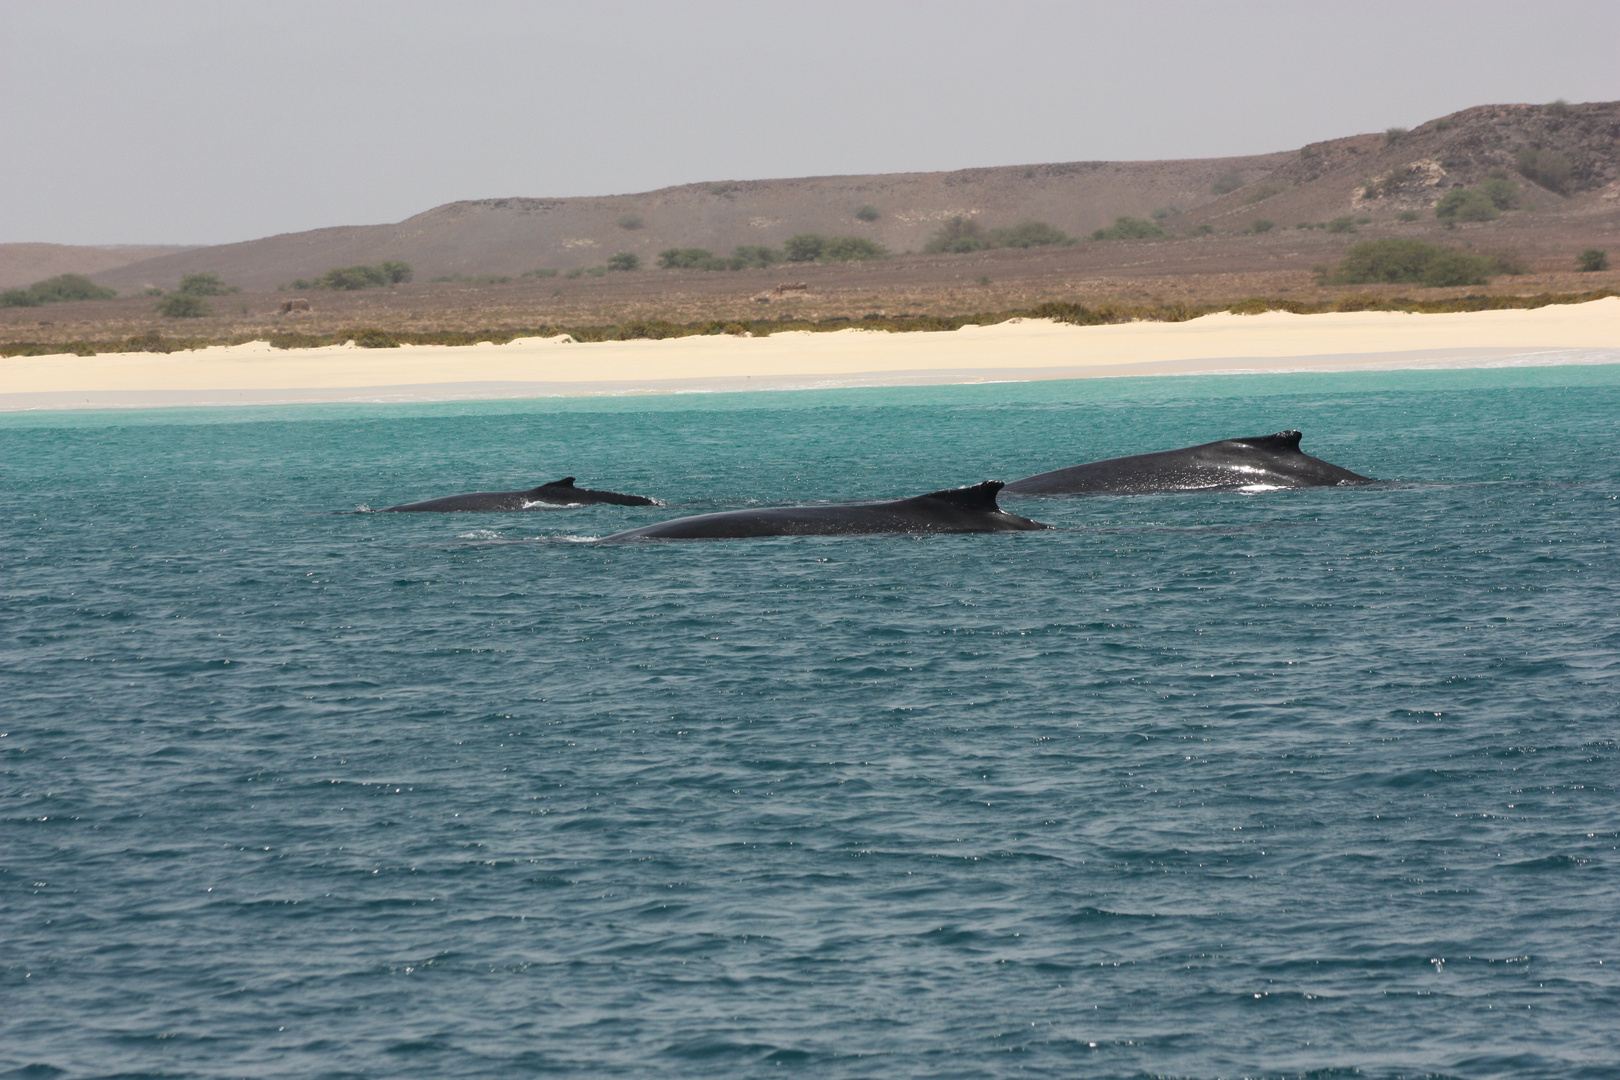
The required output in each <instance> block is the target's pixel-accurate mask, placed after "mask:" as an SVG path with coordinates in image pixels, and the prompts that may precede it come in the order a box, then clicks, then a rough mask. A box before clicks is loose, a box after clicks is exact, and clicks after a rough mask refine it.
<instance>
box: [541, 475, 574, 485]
mask: <svg viewBox="0 0 1620 1080" xmlns="http://www.w3.org/2000/svg"><path fill="white" fill-rule="evenodd" d="M540 486H541V487H553V488H555V487H560V488H571V487H573V486H574V478H573V477H572V476H565V477H563V478H562V479H561V480H553V481H552V482H551V483H549V484H541V485H540Z"/></svg>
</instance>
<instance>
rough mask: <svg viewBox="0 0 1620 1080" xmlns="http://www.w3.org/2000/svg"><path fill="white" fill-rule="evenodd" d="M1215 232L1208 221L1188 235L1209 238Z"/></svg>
mask: <svg viewBox="0 0 1620 1080" xmlns="http://www.w3.org/2000/svg"><path fill="white" fill-rule="evenodd" d="M1214 231H1215V226H1213V225H1211V224H1210V223H1209V222H1207V221H1206V222H1204V224H1202V225H1194V226H1193V227H1192V228H1190V229H1188V230H1187V235H1188V236H1208V235H1210V234H1211V233H1213V232H1214ZM1093 235H1095V234H1093Z"/></svg>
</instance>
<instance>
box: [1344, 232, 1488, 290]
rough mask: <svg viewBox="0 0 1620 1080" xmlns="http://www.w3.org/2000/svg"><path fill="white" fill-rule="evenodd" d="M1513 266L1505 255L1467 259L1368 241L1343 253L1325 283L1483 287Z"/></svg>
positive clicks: (1401, 242) (1413, 245)
mask: <svg viewBox="0 0 1620 1080" xmlns="http://www.w3.org/2000/svg"><path fill="white" fill-rule="evenodd" d="M1512 262H1513V260H1512V257H1511V256H1507V255H1497V256H1480V255H1470V254H1468V253H1467V252H1463V251H1455V250H1449V249H1447V248H1442V247H1437V246H1436V245H1434V244H1425V243H1424V242H1423V241H1421V240H1405V239H1400V238H1391V239H1388V240H1369V241H1366V242H1365V243H1360V244H1355V245H1353V246H1352V247H1351V248H1350V250H1348V251H1346V252H1345V253H1344V258H1343V259H1342V260H1340V262H1339V266H1338V269H1337V270H1335V271H1334V272H1333V273H1332V274H1331V275H1330V276H1327V281H1328V282H1329V283H1331V284H1335V285H1372V284H1389V285H1393V284H1402V283H1421V284H1424V285H1429V286H1442V285H1483V284H1485V282H1486V280H1487V279H1489V278H1490V276H1491V275H1492V274H1499V273H1512V272H1514V271H1513V270H1512V269H1509V267H1510V266H1511V265H1512Z"/></svg>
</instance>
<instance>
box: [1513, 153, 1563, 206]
mask: <svg viewBox="0 0 1620 1080" xmlns="http://www.w3.org/2000/svg"><path fill="white" fill-rule="evenodd" d="M1513 164H1514V166H1515V167H1516V168H1517V169H1518V170H1519V175H1520V176H1523V177H1524V178H1525V179H1526V180H1530V181H1533V182H1535V183H1537V184H1540V185H1541V186H1542V187H1544V188H1546V189H1547V190H1548V191H1555V192H1557V193H1558V194H1560V195H1564V194H1567V193H1568V192H1569V182H1570V180H1571V179H1572V177H1573V174H1574V166H1572V165H1571V164H1570V162H1569V158H1567V157H1565V156H1564V155H1563V154H1560V153H1559V152H1558V151H1556V150H1537V149H1536V148H1535V147H1531V146H1525V147H1520V149H1519V151H1518V152H1517V153H1515V154H1514V155H1513Z"/></svg>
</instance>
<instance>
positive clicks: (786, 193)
mask: <svg viewBox="0 0 1620 1080" xmlns="http://www.w3.org/2000/svg"><path fill="white" fill-rule="evenodd" d="M1287 158H1288V155H1286V154H1268V155H1263V156H1259V157H1246V158H1222V159H1211V160H1204V161H1158V162H1102V161H1098V162H1079V163H1070V164H1061V165H1031V166H1025V165H1019V166H1007V167H1003V168H994V169H967V170H963V171H960V172H951V173H902V174H895V175H884V176H832V177H811V178H807V179H798V180H747V181H727V182H723V183H705V184H687V185H684V186H681V187H674V188H665V189H663V190H661V191H652V192H647V193H646V194H641V195H620V196H606V197H601V198H576V199H531V198H509V199H481V200H476V201H471V202H456V203H450V204H448V205H446V206H440V207H436V208H434V209H432V210H429V211H427V212H425V213H422V214H418V215H416V216H415V217H412V218H409V219H407V220H405V221H402V222H400V223H398V224H397V225H374V226H357V227H349V228H333V229H317V230H314V231H312V232H304V233H290V234H286V235H282V236H272V237H268V238H266V239H263V240H253V241H249V242H247V243H241V244H226V245H222V246H219V247H212V248H206V249H203V250H199V251H195V252H188V253H186V254H185V255H180V256H174V257H170V258H164V259H154V260H150V261H148V262H145V263H142V264H140V265H139V266H131V267H126V268H122V269H120V270H117V271H112V272H109V273H106V274H101V275H98V276H97V279H96V280H98V281H100V282H102V283H104V284H107V285H111V286H112V287H113V288H116V289H118V290H119V291H121V292H122V291H127V290H131V289H139V288H142V287H145V286H148V285H152V286H156V287H159V288H168V287H172V286H173V285H174V283H175V282H177V281H179V279H180V276H181V275H182V274H187V273H193V272H195V271H199V270H207V271H211V272H213V273H216V274H219V275H220V276H221V277H223V278H224V279H225V280H227V281H230V282H232V283H234V284H237V285H240V286H242V287H243V288H250V289H263V288H273V287H274V286H276V285H278V284H281V283H284V282H287V281H291V280H293V279H295V278H314V277H318V276H320V275H321V274H322V273H324V272H325V271H326V270H328V269H330V268H332V267H334V266H348V265H353V264H355V263H375V262H380V261H382V260H384V259H403V260H405V261H406V262H408V263H410V264H411V265H412V266H413V267H414V268H415V270H416V276H417V278H418V280H421V279H424V278H432V277H442V276H447V275H451V274H463V275H469V276H471V275H485V274H506V275H511V276H517V275H519V274H521V273H523V272H524V271H525V270H533V269H537V268H542V267H544V268H550V269H557V270H569V269H572V268H574V267H577V266H590V265H600V264H601V263H602V262H603V261H604V260H606V258H607V257H608V256H609V255H611V254H613V253H615V252H619V251H629V252H634V253H636V254H637V255H639V256H640V257H641V259H642V261H643V263H644V264H645V265H649V266H650V265H651V264H652V263H653V260H654V258H655V257H656V255H657V253H658V252H659V251H661V250H663V249H665V248H669V247H701V248H707V249H709V250H711V251H716V252H722V253H729V252H730V251H731V249H732V248H734V247H736V246H738V245H741V244H763V245H768V246H777V245H780V244H781V243H782V241H784V240H786V239H787V238H788V237H790V236H793V235H794V234H796V233H806V232H814V233H824V234H827V235H833V236H864V237H868V238H870V239H873V240H876V241H877V242H879V243H881V244H883V245H885V246H886V247H888V248H889V249H890V250H892V251H895V252H902V251H907V250H917V249H920V248H921V247H922V246H923V244H924V243H926V242H927V240H928V237H929V236H930V235H931V234H932V233H933V232H934V230H935V229H937V228H938V227H939V225H940V223H941V222H943V221H944V220H945V219H946V218H949V217H953V216H956V215H962V216H966V217H971V218H975V219H977V220H979V221H981V222H983V223H984V224H985V225H988V226H992V227H993V226H1000V225H1013V224H1016V223H1018V222H1020V221H1030V220H1038V221H1046V222H1049V223H1050V224H1052V225H1055V226H1056V227H1058V228H1060V229H1063V230H1065V231H1068V232H1070V233H1071V234H1074V235H1084V234H1086V233H1089V232H1090V231H1091V230H1093V229H1095V228H1097V227H1098V226H1101V225H1107V224H1108V223H1109V222H1111V221H1112V220H1113V219H1114V218H1115V217H1117V216H1118V215H1120V214H1133V215H1142V216H1145V215H1147V214H1149V213H1151V212H1152V211H1153V210H1154V209H1156V208H1159V207H1166V206H1177V207H1181V208H1186V207H1192V206H1197V205H1200V204H1202V203H1205V202H1208V201H1209V200H1211V199H1213V198H1215V196H1214V195H1213V194H1212V188H1213V187H1214V186H1215V184H1216V181H1217V180H1218V179H1219V178H1220V177H1221V176H1223V175H1224V174H1226V173H1228V172H1231V171H1232V170H1237V171H1238V172H1239V173H1240V174H1241V175H1242V176H1243V177H1245V178H1249V179H1252V178H1257V177H1261V176H1264V175H1266V174H1268V173H1269V172H1271V171H1272V170H1273V169H1276V168H1277V167H1278V166H1279V165H1281V164H1283V163H1284V162H1285V161H1286V160H1287ZM868 205H869V206H873V207H875V208H877V210H878V212H879V214H880V216H879V217H878V218H877V219H876V220H875V221H872V222H870V223H868V222H864V221H861V220H860V219H858V218H857V217H856V216H855V212H856V210H857V209H858V208H860V207H862V206H868ZM638 220H639V222H640V224H639V225H636V222H637V221H638ZM626 224H628V225H635V227H633V228H626V227H624V226H625V225H626Z"/></svg>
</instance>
